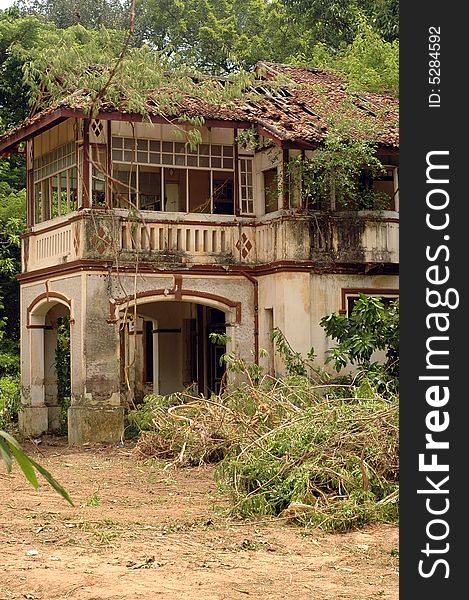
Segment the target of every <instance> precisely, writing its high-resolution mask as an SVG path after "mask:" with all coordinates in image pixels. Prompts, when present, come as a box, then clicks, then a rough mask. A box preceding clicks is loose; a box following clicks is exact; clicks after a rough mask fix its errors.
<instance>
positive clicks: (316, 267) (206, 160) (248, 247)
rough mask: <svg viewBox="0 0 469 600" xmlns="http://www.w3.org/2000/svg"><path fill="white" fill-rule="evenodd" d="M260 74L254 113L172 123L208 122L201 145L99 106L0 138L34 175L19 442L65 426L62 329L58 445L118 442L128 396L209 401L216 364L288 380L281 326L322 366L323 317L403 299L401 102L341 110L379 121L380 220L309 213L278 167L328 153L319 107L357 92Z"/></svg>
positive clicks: (372, 97) (374, 99) (340, 210)
mask: <svg viewBox="0 0 469 600" xmlns="http://www.w3.org/2000/svg"><path fill="white" fill-rule="evenodd" d="M262 67H263V69H264V72H265V74H266V75H265V77H267V78H269V77H271V76H272V77H273V76H275V75H277V74H281V75H282V76H283V78H284V81H285V83H284V85H283V87H281V88H279V89H278V90H277V92H276V93H272V92H269V91H268V90H260V94H261V98H260V99H259V100H257V101H256V102H250V101H246V102H244V101H243V102H241V101H240V102H238V103H237V105H236V106H235V107H233V106H210V105H208V104H207V105H205V104H204V103H203V102H201V101H200V100H199V101H197V102H193V103H191V102H190V99H188V101H187V106H184V107H182V109H181V110H182V111H183V112H185V113H186V114H189V115H191V114H192V115H199V116H201V117H203V119H204V122H203V125H201V126H200V127H199V129H200V132H201V141H200V143H199V144H198V145H197V146H196V147H194V146H191V145H189V144H187V143H186V141H185V139H184V137H183V136H182V135H181V131H182V132H183V133H184V131H186V132H187V130H190V129H191V128H192V127H194V125H189V124H187V123H181V121H180V120H179V119H178V118H177V117H178V115H176V116H174V115H167V116H161V115H159V114H155V115H154V117H153V118H152V119H151V121H152V122H151V123H150V122H148V121H146V120H144V119H142V117H141V115H139V114H133V113H131V112H126V111H125V110H123V109H122V108H121V107H107V108H106V109H105V110H104V109H103V110H101V112H99V114H97V115H96V116H95V117H94V118H90V117H89V116H87V113H86V112H84V110H82V109H81V108H80V107H77V106H76V105H70V106H69V105H68V104H67V103H66V102H62V103H60V104H58V105H55V106H52V107H50V108H48V109H47V110H43V111H41V112H37V113H36V114H32V115H31V116H30V117H29V118H28V119H27V120H26V121H25V122H24V123H23V124H22V125H21V126H19V127H17V128H15V129H14V130H12V131H10V132H8V133H7V134H5V135H4V136H2V137H1V138H0V153H1V154H3V155H5V154H8V153H13V152H23V153H24V155H25V158H26V164H27V228H26V231H25V232H24V235H23V237H22V273H21V275H20V276H19V280H20V286H21V378H22V402H23V404H24V410H23V411H21V413H20V427H21V430H22V432H23V433H24V434H26V435H34V436H36V435H39V434H41V433H44V432H47V431H54V430H55V429H57V427H58V419H59V411H60V406H59V403H58V399H57V374H56V368H55V349H56V344H57V326H58V323H61V322H67V323H68V322H69V323H70V354H71V405H70V408H69V413H68V414H69V418H68V427H69V443H71V444H80V443H83V442H94V441H107V442H112V441H118V440H119V439H120V438H121V435H122V432H123V424H124V408H125V403H126V400H127V399H128V397H129V394H130V395H131V397H132V398H135V399H137V400H138V399H140V398H142V397H143V395H144V394H147V393H151V392H154V393H159V394H168V393H171V392H175V391H179V390H183V389H184V388H186V387H187V386H192V389H194V391H195V393H199V394H200V393H202V394H210V393H217V392H218V391H219V390H220V385H221V382H222V378H223V367H222V366H221V365H220V357H221V355H222V354H223V353H224V352H226V351H227V352H231V351H233V352H236V353H237V355H239V356H241V357H243V358H245V359H246V360H248V361H256V362H258V363H260V364H261V365H262V366H263V367H264V368H265V370H266V371H267V372H270V373H272V374H275V373H282V369H283V364H282V361H281V357H279V356H278V355H277V354H276V352H275V348H274V347H273V342H272V341H271V332H272V330H273V328H274V327H278V328H279V329H281V330H282V332H283V333H284V334H285V336H286V338H287V339H288V341H289V342H290V344H291V346H292V347H293V348H294V349H295V350H296V351H298V352H302V353H304V354H306V353H307V352H308V351H309V350H310V349H311V347H314V349H315V352H316V354H317V361H318V363H324V360H325V357H326V352H327V350H328V349H329V348H330V347H331V345H332V342H331V341H330V340H328V339H327V338H326V336H325V334H324V331H323V329H322V328H321V326H320V324H319V321H320V319H321V318H322V317H323V316H324V315H327V314H330V313H332V312H338V311H343V312H347V310H349V306H350V305H351V303H352V302H353V299H354V298H356V297H357V295H358V293H359V292H364V293H368V294H376V295H380V296H384V297H390V298H393V297H396V295H397V294H398V264H399V263H398V260H399V258H398V230H399V215H398V210H399V195H398V124H397V109H396V103H397V102H396V99H395V98H394V97H391V96H387V95H378V94H371V93H364V94H361V95H352V96H351V97H352V101H353V106H354V110H355V111H356V118H357V123H359V122H360V119H369V120H375V121H377V122H379V126H380V133H379V137H378V141H379V145H378V157H379V159H380V161H381V163H382V164H383V165H384V167H385V170H384V172H383V173H382V174H381V175H380V176H379V177H375V178H374V179H370V178H369V179H368V180H367V181H368V183H367V185H368V187H369V188H373V189H376V190H380V191H381V192H382V193H384V194H385V195H386V197H387V200H388V202H387V205H386V206H385V207H384V208H383V207H380V209H379V210H373V208H374V207H373V206H368V207H367V209H366V210H364V209H363V210H362V209H360V207H358V208H355V209H354V210H350V207H344V206H342V205H340V203H339V204H338V203H337V202H335V199H334V196H333V194H332V195H331V197H328V198H324V199H323V200H322V201H321V202H320V203H316V204H314V205H312V204H311V203H310V202H309V200H308V196H307V194H305V193H303V189H302V181H301V177H300V178H298V177H295V176H292V175H291V172H290V171H289V164H290V163H291V161H292V160H293V159H295V158H297V157H303V158H308V157H311V156H312V155H313V153H314V152H315V151H316V149H317V147H318V146H320V145H321V144H322V143H323V140H324V134H325V132H326V130H327V115H325V114H324V110H325V109H324V106H325V104H324V101H323V100H324V98H326V99H327V101H328V102H329V103H330V104H331V103H332V104H334V103H335V104H336V105H338V104H339V103H340V101H341V100H342V99H343V98H344V97H345V96H346V95H347V94H349V95H350V93H349V92H347V91H346V86H345V84H344V82H343V81H342V80H341V79H340V78H339V77H338V76H336V75H332V74H330V73H326V72H323V71H319V70H314V69H302V68H297V67H290V66H286V65H273V64H263V65H262ZM288 81H291V86H289V85H288ZM246 132H248V133H249V135H248V134H247V133H246ZM252 139H256V140H257V143H256V144H253V143H251V140H252ZM65 318H66V319H67V320H66V321H64V319H65ZM214 332H215V333H224V334H226V338H225V340H226V346H225V345H224V344H223V343H218V344H217V343H212V341H211V340H210V338H209V335H210V334H211V333H214ZM219 341H220V340H219ZM261 349H265V350H267V353H264V352H261Z"/></svg>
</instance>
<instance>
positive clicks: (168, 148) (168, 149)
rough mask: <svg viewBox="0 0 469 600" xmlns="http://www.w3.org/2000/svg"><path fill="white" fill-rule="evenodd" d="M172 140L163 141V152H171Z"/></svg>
mask: <svg viewBox="0 0 469 600" xmlns="http://www.w3.org/2000/svg"><path fill="white" fill-rule="evenodd" d="M172 151H173V142H163V152H172Z"/></svg>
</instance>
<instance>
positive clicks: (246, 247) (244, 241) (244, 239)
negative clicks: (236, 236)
mask: <svg viewBox="0 0 469 600" xmlns="http://www.w3.org/2000/svg"><path fill="white" fill-rule="evenodd" d="M236 249H237V250H238V251H240V250H241V256H242V257H243V258H246V256H247V255H248V254H249V252H250V251H251V249H252V243H251V240H250V239H249V238H248V236H247V235H246V234H245V233H243V235H242V236H241V239H240V240H238V241H237V242H236Z"/></svg>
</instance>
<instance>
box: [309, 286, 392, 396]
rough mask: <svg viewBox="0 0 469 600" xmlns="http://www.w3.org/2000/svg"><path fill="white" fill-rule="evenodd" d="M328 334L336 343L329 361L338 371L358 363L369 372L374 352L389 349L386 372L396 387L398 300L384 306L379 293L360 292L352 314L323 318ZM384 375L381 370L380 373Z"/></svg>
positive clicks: (385, 366) (322, 322)
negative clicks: (377, 294)
mask: <svg viewBox="0 0 469 600" xmlns="http://www.w3.org/2000/svg"><path fill="white" fill-rule="evenodd" d="M320 324H321V326H322V327H323V328H324V331H325V332H326V334H327V335H328V336H329V337H331V338H332V339H333V340H335V341H337V342H338V343H337V345H336V346H335V347H334V348H332V350H331V351H330V354H329V357H328V358H327V362H329V361H332V362H334V365H335V368H336V370H337V371H340V370H341V369H342V368H343V367H345V366H346V365H347V364H349V363H350V364H355V363H356V364H358V365H359V366H360V367H361V370H362V371H370V370H371V367H372V365H371V364H370V360H371V356H372V354H373V352H375V351H377V350H383V351H385V352H386V359H387V360H386V364H385V365H384V373H385V374H386V375H387V376H388V378H390V379H393V381H394V382H395V384H396V386H397V377H398V375H399V301H398V300H395V301H393V302H391V303H390V305H389V306H388V307H386V308H385V306H384V304H383V302H382V300H381V299H380V298H379V297H376V296H366V295H365V294H360V295H359V298H358V300H357V301H356V302H355V304H354V307H353V310H352V313H351V314H350V315H348V316H347V315H340V314H331V315H328V316H326V317H323V318H322V319H321V321H320ZM381 374H382V372H381Z"/></svg>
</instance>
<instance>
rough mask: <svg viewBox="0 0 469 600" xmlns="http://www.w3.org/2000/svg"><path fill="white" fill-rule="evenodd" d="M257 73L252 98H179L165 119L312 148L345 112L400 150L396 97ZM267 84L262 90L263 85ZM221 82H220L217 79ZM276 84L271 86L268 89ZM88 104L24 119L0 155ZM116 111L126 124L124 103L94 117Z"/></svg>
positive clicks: (303, 71) (324, 78)
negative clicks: (224, 125) (191, 120)
mask: <svg viewBox="0 0 469 600" xmlns="http://www.w3.org/2000/svg"><path fill="white" fill-rule="evenodd" d="M256 71H257V73H258V74H259V77H260V79H261V81H260V82H259V81H258V83H257V84H256V85H257V87H256V88H255V89H254V90H251V92H252V91H254V92H255V95H254V96H252V94H246V98H245V99H240V100H237V101H230V102H228V101H227V102H224V103H223V104H221V105H220V104H218V105H215V104H211V103H209V102H207V101H204V100H202V99H200V98H194V97H190V96H184V98H183V99H182V100H181V101H180V102H179V103H178V106H179V114H177V115H165V117H166V118H171V119H177V118H178V117H179V116H181V115H186V116H189V117H194V116H200V117H203V118H204V119H205V120H206V121H213V122H216V121H225V122H230V123H233V127H236V126H237V124H238V125H239V126H240V127H247V126H249V124H252V125H253V126H257V128H258V131H259V132H260V133H262V134H263V135H265V136H267V137H270V138H273V139H274V140H277V141H278V142H279V143H281V144H288V145H289V146H293V147H294V146H295V145H297V146H299V147H313V148H314V147H315V146H317V145H318V144H321V143H322V142H323V141H324V138H325V134H326V132H327V128H328V124H329V123H330V122H331V120H337V119H340V117H341V116H342V115H344V114H345V113H347V115H348V117H349V121H350V122H352V123H353V124H354V128H355V130H354V131H353V132H352V135H354V137H357V138H359V137H364V136H365V134H364V132H365V131H369V130H370V128H372V130H373V131H375V134H374V139H375V141H377V142H378V144H379V145H380V146H384V147H387V148H389V149H397V148H398V147H399V108H398V98H397V97H396V96H395V95H393V94H390V93H383V94H378V93H371V92H360V93H357V92H354V91H352V90H350V89H349V86H348V83H347V81H346V79H345V78H344V77H343V76H341V75H339V74H337V73H333V72H330V71H324V70H320V69H314V68H304V67H296V66H291V65H284V64H277V63H265V62H259V63H258V64H257V65H256ZM262 80H263V81H266V86H265V87H264V86H263V85H262ZM220 82H221V84H222V85H223V83H222V80H220ZM272 82H275V83H276V84H275V85H271V83H272ZM152 98H157V90H154V91H153V92H151V93H149V99H148V102H147V110H148V113H149V115H150V116H155V117H161V114H160V113H159V112H158V110H157V107H156V104H155V102H154V101H152ZM90 103H91V98H90V96H89V95H88V94H87V93H86V92H85V91H84V90H80V91H77V92H76V93H74V94H72V95H70V96H68V97H67V98H66V99H64V100H63V101H61V102H60V103H58V104H55V105H53V106H50V107H49V108H47V109H45V110H42V111H40V112H38V113H37V114H34V115H33V116H30V117H28V118H27V119H26V120H25V121H24V122H23V123H22V124H21V125H19V126H18V127H16V128H14V129H12V130H10V131H9V132H7V133H6V134H4V135H3V136H1V137H0V153H1V152H8V151H10V152H11V151H12V150H14V148H15V146H17V145H18V144H19V143H20V142H21V141H24V140H25V139H27V138H29V137H31V136H33V135H34V134H37V133H39V132H40V131H43V130H44V129H46V128H48V127H51V126H52V125H54V124H56V123H57V122H60V121H62V120H64V119H66V118H69V117H73V116H75V117H79V116H80V115H81V116H83V115H84V111H85V110H86V108H89V106H90ZM111 113H120V115H121V117H120V118H122V119H124V120H125V118H126V115H127V116H130V115H131V113H130V112H129V111H128V110H126V105H125V101H123V102H122V103H121V105H119V106H115V105H111V104H109V103H107V104H103V105H102V106H101V109H100V113H99V115H98V117H99V116H101V118H106V117H107V118H114V117H111Z"/></svg>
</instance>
